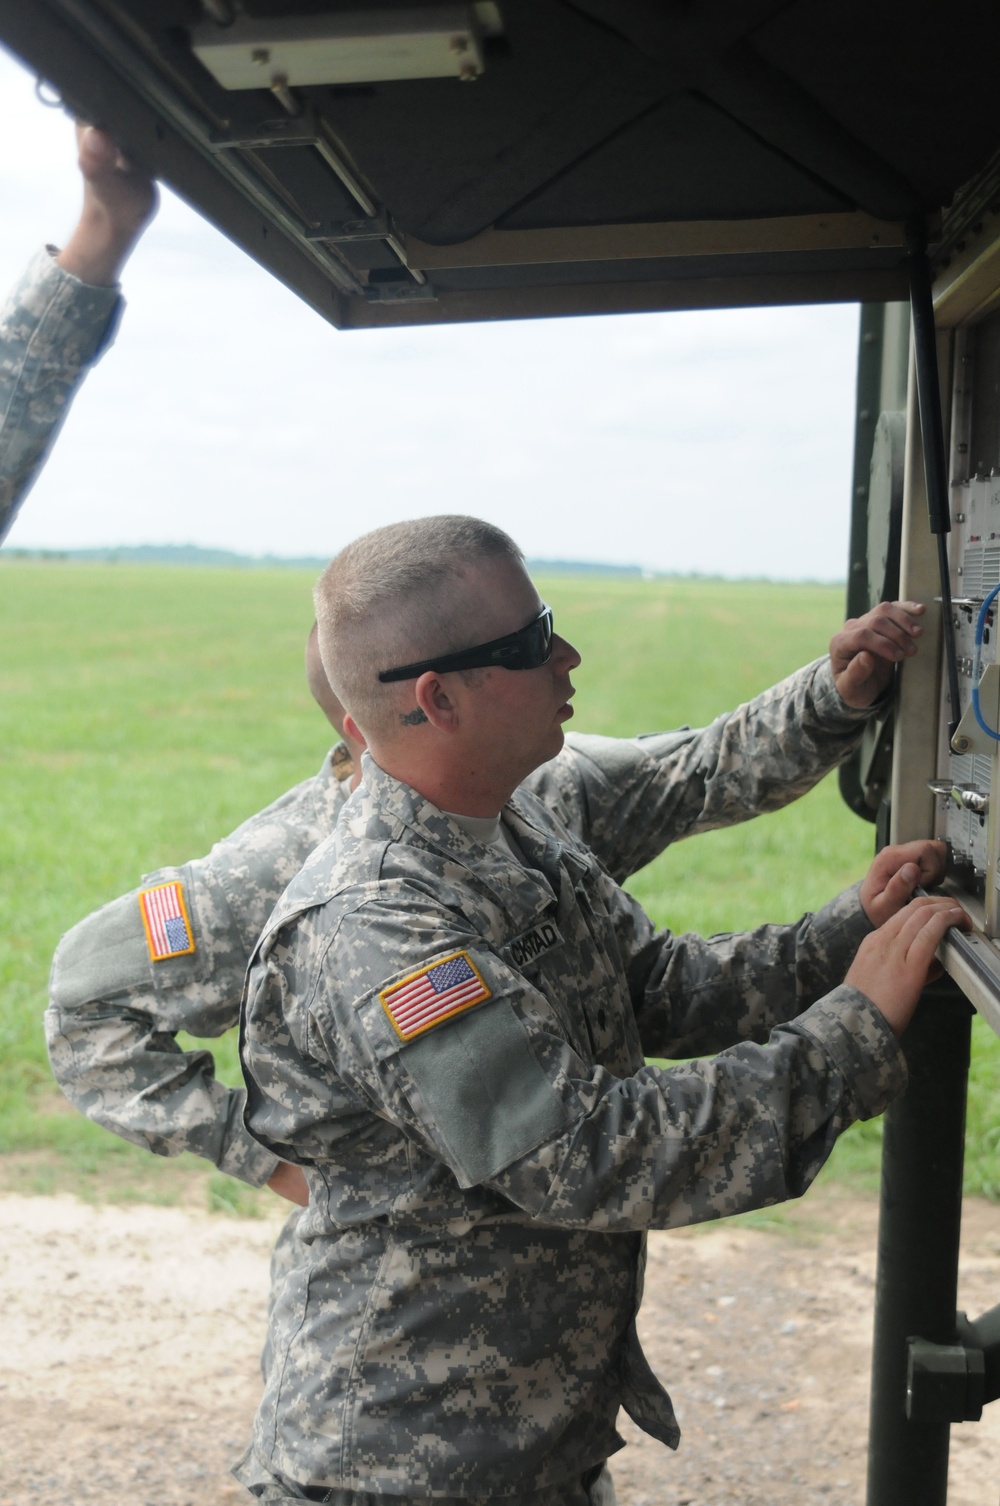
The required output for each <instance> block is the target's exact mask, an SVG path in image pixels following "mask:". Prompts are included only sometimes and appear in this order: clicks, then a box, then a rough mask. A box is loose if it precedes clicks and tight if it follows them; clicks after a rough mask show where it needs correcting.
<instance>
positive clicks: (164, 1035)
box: [45, 860, 277, 1186]
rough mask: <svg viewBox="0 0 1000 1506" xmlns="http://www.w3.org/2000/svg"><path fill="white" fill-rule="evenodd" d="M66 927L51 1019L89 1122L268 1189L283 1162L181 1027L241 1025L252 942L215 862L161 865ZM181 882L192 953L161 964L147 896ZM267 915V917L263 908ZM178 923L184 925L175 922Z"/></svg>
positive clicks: (74, 1095)
mask: <svg viewBox="0 0 1000 1506" xmlns="http://www.w3.org/2000/svg"><path fill="white" fill-rule="evenodd" d="M147 885H148V886H149V887H148V888H147V889H144V890H134V891H133V892H132V893H131V894H127V895H125V896H123V897H122V898H121V899H117V900H113V901H112V903H111V904H109V905H105V906H104V908H103V909H101V910H98V911H95V913H94V914H93V915H90V916H88V917H87V918H86V919H85V920H82V921H81V922H80V923H79V925H76V926H74V927H73V929H72V930H71V931H68V932H67V933H66V935H65V936H64V937H63V939H62V941H61V942H60V944H59V947H58V950H57V952H56V955H55V959H54V961H53V965H52V979H51V984H50V1004H49V1008H48V1010H47V1011H46V1015H45V1028H46V1038H47V1042H48V1048H49V1057H50V1060H51V1063H52V1070H53V1072H54V1074H55V1077H56V1081H57V1082H58V1083H59V1086H60V1087H61V1088H62V1090H63V1092H64V1093H65V1094H66V1096H67V1097H68V1098H69V1099H70V1101H71V1102H72V1103H74V1104H75V1105H76V1107H77V1108H79V1109H80V1110H81V1111H82V1112H83V1113H84V1114H86V1115H87V1117H88V1118H89V1119H92V1120H94V1122H95V1123H97V1124H101V1125H103V1126H104V1127H105V1128H106V1129H109V1130H111V1131H112V1132H113V1133H114V1134H116V1135H121V1136H122V1138H123V1139H125V1140H130V1141H131V1142H132V1143H133V1144H134V1145H142V1146H145V1147H146V1149H148V1150H151V1151H153V1153H154V1154H156V1155H161V1156H174V1155H178V1154H179V1153H180V1152H181V1151H191V1152H192V1153H193V1154H194V1155H196V1156H202V1157H204V1158H205V1159H206V1160H208V1161H211V1162H213V1164H214V1165H216V1166H217V1167H218V1168H219V1170H220V1171H224V1172H226V1173H228V1174H229V1175H230V1176H234V1177H238V1178H239V1179H240V1180H241V1181H244V1182H249V1183H251V1184H252V1185H254V1186H260V1185H261V1184H263V1183H264V1182H266V1181H267V1179H268V1177H269V1176H270V1175H271V1173H272V1172H273V1171H274V1169H275V1167H276V1165H277V1157H275V1156H274V1155H272V1154H271V1153H270V1152H269V1151H266V1150H264V1148H263V1147H262V1146H261V1145H259V1144H258V1143H257V1142H256V1141H255V1140H253V1139H251V1137H250V1135H249V1134H248V1133H247V1131H246V1129H245V1128H244V1125H243V1102H244V1096H245V1095H244V1091H243V1089H242V1088H227V1087H225V1086H224V1085H223V1084H222V1083H220V1082H218V1081H217V1079H216V1077H215V1062H214V1060H213V1058H212V1054H211V1052H209V1051H204V1050H184V1049H182V1047H181V1046H180V1045H179V1044H178V1042H177V1039H176V1036H177V1034H178V1032H179V1031H181V1030H184V1031H188V1032H190V1033H191V1034H194V1035H198V1036H209V1037H212V1036H217V1035H221V1034H223V1033H224V1032H225V1031H226V1030H228V1029H230V1028H231V1027H232V1026H233V1025H235V1024H236V1022H237V1019H238V1016H239V1003H240V996H241V994H242V989H243V977H244V971H245V963H246V958H247V953H248V946H247V942H246V940H245V938H244V936H243V935H242V934H241V927H240V925H239V924H238V922H237V920H236V918H235V917H234V916H233V913H232V910H231V907H230V904H229V900H228V897H227V894H226V892H225V889H224V887H223V885H222V884H221V882H219V880H218V877H217V876H216V875H214V874H213V873H212V871H211V867H210V864H209V862H208V860H205V861H203V862H200V863H197V864H188V865H187V866H186V867H184V868H177V869H162V870H160V871H159V872H158V873H156V874H152V875H150V876H149V878H148V879H147ZM161 885H162V886H167V888H168V889H169V886H172V885H178V886H180V889H181V892H182V894H183V896H184V909H185V911H186V916H185V920H184V924H186V926H187V928H188V929H187V933H186V935H183V936H182V937H181V940H182V941H183V942H184V943H185V945H186V943H187V942H189V941H190V942H193V947H192V948H191V949H190V950H181V951H178V952H177V953H176V954H173V955H167V956H164V957H162V958H160V959H158V960H153V958H152V956H151V942H150V939H149V936H148V933H147V928H146V926H145V925H144V922H143V911H142V909H141V907H140V902H139V897H140V894H142V893H148V892H152V891H153V890H154V889H156V888H157V886H161ZM265 913H266V912H265ZM178 924H179V922H178Z"/></svg>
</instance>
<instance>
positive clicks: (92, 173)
mask: <svg viewBox="0 0 1000 1506" xmlns="http://www.w3.org/2000/svg"><path fill="white" fill-rule="evenodd" d="M76 145H77V154H78V158H79V164H80V173H81V175H82V177H83V208H82V210H81V211H80V219H79V222H78V224H77V226H76V229H75V230H74V231H73V234H72V235H71V236H70V238H69V240H68V241H67V243H66V246H65V248H64V249H63V250H62V251H60V252H59V254H58V255H57V257H56V261H57V262H58V263H59V265H60V266H61V267H62V268H63V269H64V271H66V272H70V273H71V274H72V275H73V276H74V277H79V279H80V281H81V282H86V283H90V284H91V285H92V286H93V287H112V286H113V285H114V284H115V283H116V282H117V281H118V276H119V273H120V272H121V269H122V267H123V266H124V264H125V261H126V259H127V258H128V255H129V252H130V251H131V250H132V247H133V246H134V245H135V243H136V241H137V240H138V238H139V236H140V235H141V233H142V231H143V229H144V228H145V226H146V224H147V223H148V222H149V221H150V220H151V219H152V217H153V215H154V214H155V213H156V207H157V203H158V195H157V190H156V184H155V183H154V182H153V181H152V179H151V178H149V177H148V176H147V175H146V174H145V173H144V172H142V171H141V170H140V169H139V168H137V167H135V166H134V165H133V164H132V163H131V162H129V161H128V159H127V158H126V157H124V156H123V155H122V153H121V152H120V151H119V150H118V147H117V146H116V145H115V143H114V141H112V139H111V137H110V136H109V135H108V134H107V133H106V132H105V131H99V130H98V129H97V127H96V126H91V125H84V124H82V123H79V124H78V125H77V128H76Z"/></svg>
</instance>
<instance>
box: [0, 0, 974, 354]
mask: <svg viewBox="0 0 1000 1506" xmlns="http://www.w3.org/2000/svg"><path fill="white" fill-rule="evenodd" d="M0 39H2V40H3V41H4V42H5V43H6V45H7V46H9V47H10V48H11V49H12V51H14V52H15V53H16V54H17V55H18V56H20V57H21V58H22V59H23V60H24V61H25V62H26V63H27V64H28V66H29V67H30V68H32V69H33V70H35V71H36V72H37V73H38V74H39V76H40V77H42V78H43V79H44V80H46V81H47V82H48V83H49V84H51V85H52V86H53V87H54V88H55V89H56V90H58V92H59V93H60V94H61V95H62V96H63V98H64V99H65V100H66V101H67V103H68V104H70V105H71V106H72V107H73V108H75V109H76V110H77V111H79V112H80V113H81V114H83V115H85V116H86V117H87V118H89V119H91V120H94V121H95V122H97V123H99V124H101V125H104V126H106V127H107V128H108V129H109V130H110V131H112V132H113V133H114V134H115V135H116V136H117V137H118V138H119V139H120V140H121V141H122V143H123V144H124V145H125V147H126V149H127V150H128V151H129V152H130V153H131V155H132V156H133V157H135V159H136V160H138V161H140V162H142V163H143V164H144V165H146V166H148V167H149V168H150V169H151V170H152V171H153V172H154V173H156V175H157V176H158V177H160V178H162V179H164V180H165V181H166V182H168V183H169V184H170V185H171V186H172V187H173V188H175V189H176V190H177V192H178V193H180V194H181V195H182V196H183V197H184V198H186V199H187V200H188V201H189V202H191V203H192V204H194V205H195V206H196V207H197V208H198V209H199V210H200V211H201V212H202V213H203V214H204V215H205V216H206V217H207V218H208V219H209V220H211V221H212V222H213V223H214V224H216V225H218V227H219V228H220V229H221V230H223V231H224V232H225V234H227V235H228V236H230V237H231V238H232V239H233V240H234V241H236V242H237V243H238V244H239V245H241V246H242V247H243V248H244V249H245V250H246V251H247V252H249V254H250V255H251V256H253V257H254V258H255V259H256V260H257V261H258V262H260V263H261V264H262V265H263V266H265V267H267V268H268V270H270V271H272V272H273V273H274V274H275V275H276V276H278V277H279V278H281V280H282V281H283V282H285V283H287V284H288V285H289V286H290V287H292V288H294V289H295V290H296V291H297V292H298V293H300V294H301V296H302V297H303V298H304V299H306V301H307V302H308V303H310V304H311V305H312V306H313V307H314V308H316V309H317V310H318V311H319V312H320V313H321V314H322V315H323V316H324V317H325V318H327V319H329V320H331V321H332V322H333V323H334V324H336V325H338V326H339V327H345V328H346V327H360V326H378V325H386V324H411V323H433V322H441V321H451V320H471V319H487V318H522V317H526V316H534V315H545V314H582V313H599V312H607V313H610V312H624V311H633V310H647V309H677V308H705V307H723V306H729V305H737V304H767V303H797V302H824V301H836V300H855V299H857V300H868V301H872V300H881V299H890V300H891V299H899V298H904V297H905V296H906V291H907V285H906V275H905V266H904V262H905V254H906V253H905V246H906V226H907V224H908V223H910V224H912V223H914V222H916V223H918V224H921V225H922V227H923V229H924V230H925V231H926V232H927V233H928V235H929V237H930V239H931V241H932V243H934V242H935V240H937V241H938V242H940V241H941V232H940V229H939V227H940V225H941V223H942V211H944V210H946V209H947V208H948V206H949V205H951V204H952V202H953V200H954V199H955V196H956V194H958V192H959V190H961V189H963V187H965V190H966V191H965V193H964V195H963V196H962V198H961V203H962V204H964V205H966V206H972V209H971V210H970V212H971V213H974V214H975V215H976V216H978V219H979V220H980V221H981V220H982V218H983V216H984V215H985V216H991V215H992V214H993V210H994V205H995V203H997V202H1000V193H995V192H994V183H993V175H992V172H991V168H990V164H991V161H992V159H993V157H994V154H995V152H996V150H997V147H998V146H1000V109H998V106H997V90H996V83H995V80H994V79H993V70H992V66H991V63H990V60H991V59H992V58H993V57H995V56H997V55H998V54H1000V6H997V4H996V3H995V0H950V3H949V4H948V5H947V6H943V5H941V4H940V3H931V0H908V3H907V4H906V5H901V4H900V3H899V0H790V3H789V0H686V3H679V0H678V3H671V0H573V3H570V0H499V3H496V4H493V3H491V4H464V5H463V4H457V5H456V4H453V5H439V6H433V5H430V6H428V5H414V4H407V3H406V0H392V3H386V4H382V3H374V4H373V3H371V0H368V3H362V0H351V3H338V0H293V3H286V0H242V3H235V0H204V3H202V4H198V3H197V0H0ZM970 182H972V183H974V185H975V187H976V191H970V190H969V188H968V186H967V185H969V184H970ZM953 220H954V215H953ZM945 227H946V229H945V239H944V243H943V252H947V251H948V250H949V249H950V248H951V247H952V246H954V244H955V243H956V242H960V238H961V235H962V234H963V232H964V228H965V226H964V223H957V222H954V223H951V224H950V225H949V223H948V221H947V219H946V220H945Z"/></svg>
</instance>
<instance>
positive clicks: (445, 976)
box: [379, 952, 492, 1041]
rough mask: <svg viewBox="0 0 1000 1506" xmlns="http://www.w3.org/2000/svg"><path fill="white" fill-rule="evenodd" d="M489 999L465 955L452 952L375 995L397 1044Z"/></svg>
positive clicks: (483, 985) (466, 953)
mask: <svg viewBox="0 0 1000 1506" xmlns="http://www.w3.org/2000/svg"><path fill="white" fill-rule="evenodd" d="M489 998H492V994H491V993H490V990H489V989H488V988H487V987H486V984H485V983H484V982H483V979H482V976H481V975H480V973H479V972H478V971H477V969H476V967H475V966H474V965H473V962H472V958H471V957H470V956H469V954H468V952H455V953H454V955H453V956H451V957H445V958H443V959H442V961H440V962H433V963H431V964H430V965H429V966H428V967H422V968H421V969H420V971H419V972H416V973H410V975H409V977H407V978H404V979H403V980H402V982H401V983H394V984H393V986H392V987H391V988H384V989H383V990H382V992H381V993H380V994H379V999H380V1000H381V1001H382V1008H383V1009H384V1010H385V1012H386V1014H387V1015H388V1016H389V1019H390V1021H391V1022H392V1028H393V1029H394V1030H395V1032H396V1034H397V1035H398V1036H399V1038H400V1040H401V1041H412V1040H413V1039H414V1037H415V1036H418V1035H423V1033H424V1031H425V1030H431V1029H433V1027H434V1026H435V1025H440V1024H441V1023H442V1021H444V1020H449V1019H451V1017H452V1015H456V1014H461V1013H462V1011H463V1010H466V1009H471V1008H472V1006H473V1004H480V1003H482V1001H483V999H489Z"/></svg>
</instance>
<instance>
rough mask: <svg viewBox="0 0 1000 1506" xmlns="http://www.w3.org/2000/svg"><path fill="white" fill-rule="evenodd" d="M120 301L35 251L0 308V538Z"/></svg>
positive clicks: (106, 338) (107, 336)
mask: <svg viewBox="0 0 1000 1506" xmlns="http://www.w3.org/2000/svg"><path fill="white" fill-rule="evenodd" d="M123 307H124V304H123V301H122V297H121V294H120V293H119V292H118V289H117V288H97V287H91V286H90V285H89V284H88V283H85V282H81V281H80V279H79V278H78V277H74V276H73V275H72V273H70V272H65V271H63V269H62V267H60V266H59V265H58V264H57V263H56V261H55V260H54V254H53V248H49V249H48V250H45V251H40V252H39V253H38V255H37V256H36V257H35V258H34V259H33V260H32V261H31V263H30V264H29V266H28V268H27V271H26V272H25V273H24V276H23V277H22V278H21V280H20V282H19V283H18V284H17V286H16V287H15V288H14V290H13V292H12V293H11V295H10V297H9V299H8V300H7V303H6V304H5V305H4V308H3V310H2V312H0V539H2V538H4V536H5V535H6V533H7V531H8V529H9V528H10V526H11V524H12V523H13V521H14V518H15V517H16V515H17V510H18V508H19V507H20V505H21V503H22V502H23V500H24V498H25V497H26V495H27V494H28V492H29V491H30V489H31V486H32V484H33V482H34V480H35V478H36V476H37V475H38V473H39V471H40V470H41V468H42V466H43V464H44V462H45V457H46V455H47V454H48V451H49V449H50V447H51V445H52V443H53V442H54V440H55V438H56V435H57V434H58V432H59V428H60V426H61V424H62V422H63V419H64V418H65V417H66V414H67V412H68V411H69V405H70V401H71V399H72V397H73V393H74V390H75V388H76V387H77V386H78V384H79V383H80V382H81V381H82V380H83V377H84V376H85V375H86V372H87V370H88V368H89V367H91V366H92V365H93V364H94V362H95V361H96V360H98V358H99V357H100V356H101V355H102V354H103V352H104V351H105V350H106V349H107V348H108V346H109V345H110V344H111V342H112V340H113V339H114V336H115V331H116V330H117V327H118V321H119V319H120V317H121V311H122V308H123Z"/></svg>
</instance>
